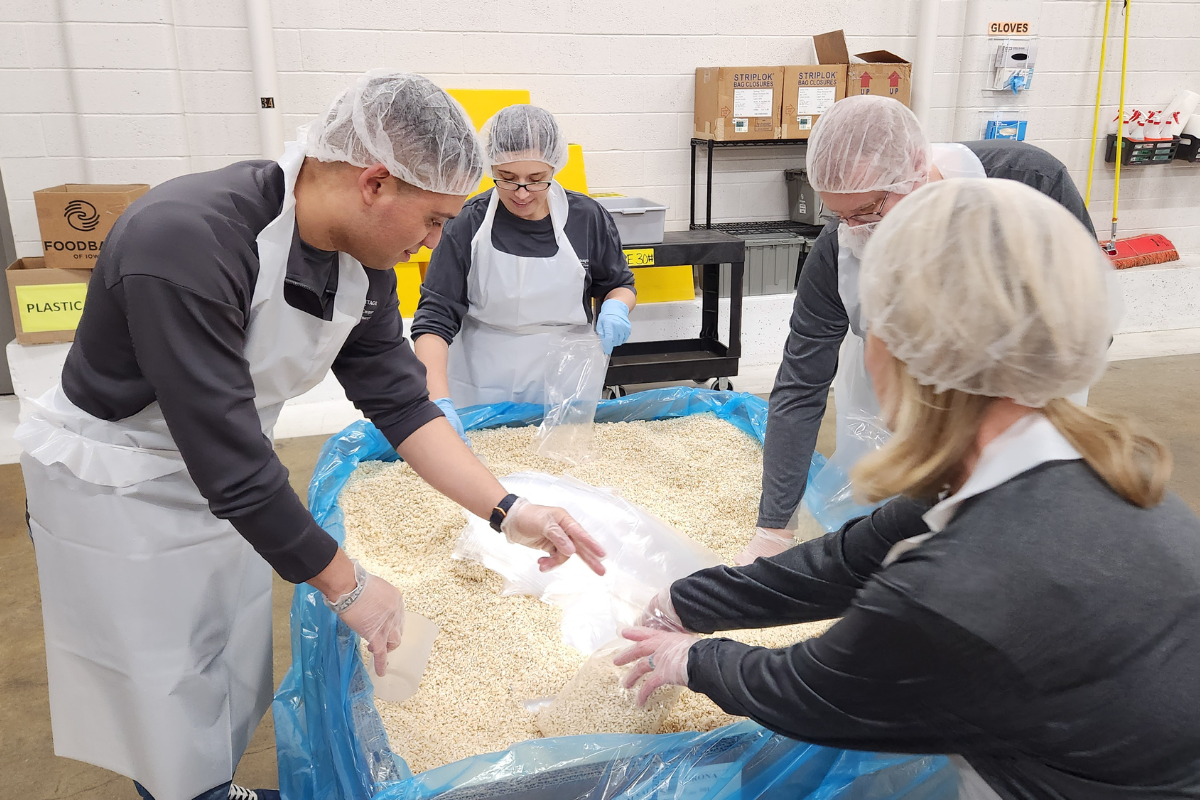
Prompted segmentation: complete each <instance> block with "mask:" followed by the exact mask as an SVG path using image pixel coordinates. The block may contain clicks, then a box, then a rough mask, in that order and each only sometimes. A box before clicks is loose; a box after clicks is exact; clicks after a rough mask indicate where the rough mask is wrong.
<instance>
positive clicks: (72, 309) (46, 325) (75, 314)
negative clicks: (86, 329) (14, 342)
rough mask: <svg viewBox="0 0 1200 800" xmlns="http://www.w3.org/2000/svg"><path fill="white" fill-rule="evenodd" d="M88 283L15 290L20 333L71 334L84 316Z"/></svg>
mask: <svg viewBox="0 0 1200 800" xmlns="http://www.w3.org/2000/svg"><path fill="white" fill-rule="evenodd" d="M87 287H88V285H87V284H86V283H47V284H30V285H27V286H17V287H15V289H16V293H17V307H18V310H19V312H20V314H21V330H22V331H24V332H25V333H40V332H42V331H71V330H75V328H77V327H79V318H80V317H81V316H83V301H84V298H85V297H86V296H87Z"/></svg>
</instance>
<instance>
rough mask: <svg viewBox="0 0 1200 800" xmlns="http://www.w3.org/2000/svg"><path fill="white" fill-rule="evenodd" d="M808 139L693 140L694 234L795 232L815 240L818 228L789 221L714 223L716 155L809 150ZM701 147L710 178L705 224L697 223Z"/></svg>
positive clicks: (691, 225)
mask: <svg viewBox="0 0 1200 800" xmlns="http://www.w3.org/2000/svg"><path fill="white" fill-rule="evenodd" d="M807 145H808V140H807V139H762V140H753V141H736V142H718V141H715V140H713V139H692V170H691V173H692V180H691V189H692V191H691V194H690V200H691V224H690V225H689V227H690V228H691V230H694V231H697V230H711V231H725V232H726V233H732V234H735V235H739V234H740V235H746V234H754V233H779V232H781V231H794V232H796V233H799V234H802V235H804V236H816V235H817V234H818V233H820V231H821V226H819V225H807V224H805V223H803V222H792V221H791V220H787V219H780V220H766V221H761V222H713V221H712V192H713V181H712V176H713V151H714V150H716V149H717V148H719V147H720V148H724V147H788V146H791V147H800V146H807ZM698 147H702V148H704V149H705V151H706V152H707V156H708V159H707V162H708V163H707V176H708V179H707V181H706V182H705V186H704V195H705V198H704V222H703V223H699V222H697V221H696V148H698Z"/></svg>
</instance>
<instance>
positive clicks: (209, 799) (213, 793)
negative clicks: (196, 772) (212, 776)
mask: <svg viewBox="0 0 1200 800" xmlns="http://www.w3.org/2000/svg"><path fill="white" fill-rule="evenodd" d="M231 783H233V781H226V782H225V783H222V784H221V785H220V786H218V787H216V788H214V789H209V790H208V791H207V792H201V793H200V794H198V795H196V797H195V800H225V798H227V797H229V784H231ZM133 786H134V788H135V789H137V793H138V794H139V795H140V796H141V798H142V800H154V795H152V794H150V793H149V792H147V791H146V789H145V788H144V787H143V786H142V785H141V784H140V783H138V782H137V781H134V782H133Z"/></svg>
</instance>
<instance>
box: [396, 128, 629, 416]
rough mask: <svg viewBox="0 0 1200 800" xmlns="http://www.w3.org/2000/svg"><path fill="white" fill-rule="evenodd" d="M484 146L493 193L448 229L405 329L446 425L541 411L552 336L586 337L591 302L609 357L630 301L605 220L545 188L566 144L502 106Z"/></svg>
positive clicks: (625, 271) (620, 257) (574, 195)
mask: <svg viewBox="0 0 1200 800" xmlns="http://www.w3.org/2000/svg"><path fill="white" fill-rule="evenodd" d="M482 136H483V139H484V150H485V158H486V163H487V165H488V167H489V168H490V169H491V171H492V176H493V178H494V179H495V182H496V187H495V188H494V189H492V190H491V191H489V192H485V193H483V194H481V195H479V196H478V197H476V198H473V199H472V200H471V201H470V202H469V203H467V205H466V206H465V207H464V208H463V213H462V214H461V215H460V216H459V217H458V218H456V219H455V220H454V222H453V223H452V224H451V225H450V226H448V228H447V231H446V245H448V246H443V247H442V248H440V249H439V250H438V251H436V252H435V253H434V255H433V260H432V261H430V264H429V270H428V272H427V273H426V276H425V281H424V285H423V286H422V290H421V303H420V305H419V306H418V307H417V313H416V316H415V318H414V320H413V326H412V335H413V341H414V342H415V347H416V352H417V355H418V357H420V359H421V361H422V362H423V363H424V364H425V366H426V369H427V370H428V373H429V392H430V397H433V398H435V399H436V400H437V402H438V405H439V406H440V407H441V408H442V409H443V410H444V411H446V416H447V417H449V418H450V419H451V421H452V422H453V420H454V407H458V408H464V407H467V406H473V405H480V404H485V403H487V404H491V403H505V402H511V403H537V404H541V403H542V402H543V400H544V395H545V376H546V355H547V350H548V347H549V344H550V337H551V336H552V335H554V333H555V332H558V331H567V330H570V329H571V328H573V327H574V328H582V329H583V330H586V328H585V327H584V326H587V325H589V324H590V323H591V316H592V314H591V310H592V305H593V302H594V301H601V303H602V305H601V307H600V312H599V314H598V315H597V317H596V333H597V334H599V335H600V338H601V343H602V344H603V346H604V349H605V352H608V353H611V352H612V349H613V347H615V346H617V345H620V344H623V343H624V342H625V340H626V339H627V338H628V337H629V334H630V331H631V326H630V322H629V311H630V309H632V308H633V305H634V303H635V301H636V295H635V293H634V289H633V273H632V272H631V271H630V269H629V267H628V265H627V263H626V260H625V256H624V253H623V251H622V249H621V239H620V235H619V234H618V233H617V230H616V226H615V224H614V223H613V221H612V219H611V217H609V215H608V212H607V211H605V210H604V208H603V207H601V206H600V204H599V203H597V202H596V201H595V200H593V199H592V198H590V197H588V196H586V195H583V194H580V193H578V192H568V191H567V190H565V189H564V188H563V187H562V186H561V185H560V184H559V183H558V182H557V181H555V180H554V177H553V176H554V174H555V173H556V172H557V171H559V170H561V169H562V168H563V167H564V166H565V165H566V163H567V140H566V137H565V136H564V135H563V133H562V131H561V129H560V128H559V126H558V123H557V122H556V121H555V119H554V117H553V115H551V114H550V112H548V111H546V110H545V109H542V108H538V107H536V106H530V105H515V106H509V107H508V108H505V109H503V110H502V111H500V112H498V113H497V114H496V115H495V116H494V117H493V118H492V119H490V120H489V121H488V123H487V124H486V125H485V126H484V129H483V132H482Z"/></svg>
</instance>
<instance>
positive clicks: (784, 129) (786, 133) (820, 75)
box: [780, 64, 846, 139]
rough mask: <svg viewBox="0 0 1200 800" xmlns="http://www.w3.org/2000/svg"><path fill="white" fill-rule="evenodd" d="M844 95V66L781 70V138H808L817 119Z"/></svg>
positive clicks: (834, 65) (794, 67)
mask: <svg viewBox="0 0 1200 800" xmlns="http://www.w3.org/2000/svg"><path fill="white" fill-rule="evenodd" d="M845 96H846V65H845V64H828V65H826V66H803V67H801V66H792V67H784V68H783V116H782V118H781V120H780V123H781V124H780V130H781V138H784V139H807V138H808V135H809V134H810V133H811V132H812V126H813V123H815V122H816V121H817V118H818V117H819V116H821V114H824V113H825V112H826V111H828V110H829V108H830V107H831V106H832V105H833V104H834V103H836V102H837V101H838V100H841V99H842V98H844V97H845Z"/></svg>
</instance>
